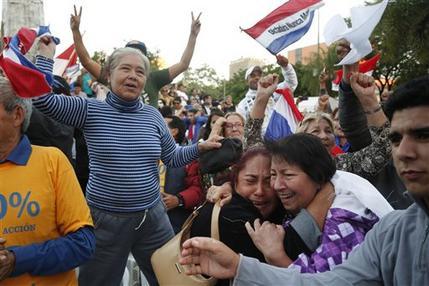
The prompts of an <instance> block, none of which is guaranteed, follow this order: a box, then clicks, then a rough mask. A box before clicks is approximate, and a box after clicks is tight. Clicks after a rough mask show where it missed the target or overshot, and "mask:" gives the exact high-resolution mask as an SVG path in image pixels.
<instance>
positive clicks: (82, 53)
mask: <svg viewBox="0 0 429 286" xmlns="http://www.w3.org/2000/svg"><path fill="white" fill-rule="evenodd" d="M81 16H82V7H80V8H79V13H77V10H76V6H74V14H71V15H70V29H71V30H72V33H73V41H74V46H75V49H76V53H77V56H78V57H79V61H80V63H81V64H82V65H83V67H84V68H85V69H86V70H87V71H88V72H89V73H90V74H91V75H92V76H94V77H95V78H96V79H99V78H100V75H101V65H100V64H99V63H97V62H96V61H94V60H93V59H92V58H91V56H90V55H89V53H88V51H87V50H86V48H85V45H84V44H83V40H82V34H81V33H80V30H79V26H80V20H81Z"/></svg>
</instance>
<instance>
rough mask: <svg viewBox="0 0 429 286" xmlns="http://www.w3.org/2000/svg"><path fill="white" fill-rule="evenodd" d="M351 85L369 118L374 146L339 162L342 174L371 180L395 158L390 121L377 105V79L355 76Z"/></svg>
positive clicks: (356, 74) (352, 77)
mask: <svg viewBox="0 0 429 286" xmlns="http://www.w3.org/2000/svg"><path fill="white" fill-rule="evenodd" d="M350 82H351V85H352V87H353V92H354V93H355V94H356V97H357V98H358V100H359V102H360V106H362V110H363V111H364V113H365V115H366V118H367V121H368V125H369V129H370V132H371V136H372V143H371V144H370V145H368V146H367V147H365V148H363V149H361V150H359V151H356V152H352V153H346V154H341V155H339V156H337V157H336V158H335V160H336V164H337V167H338V168H339V169H340V170H344V171H348V172H351V173H354V174H357V175H359V176H361V177H364V178H367V179H371V178H372V177H373V176H374V175H376V174H377V173H378V172H380V171H381V170H382V169H383V168H384V167H385V166H386V164H387V163H388V162H389V160H390V157H391V151H392V147H391V145H390V141H389V139H388V135H389V130H390V128H389V121H388V120H387V118H386V116H385V115H384V112H383V110H382V108H381V106H380V104H379V103H378V101H377V98H376V95H375V83H374V80H373V78H372V77H369V76H367V75H364V74H361V73H353V74H352V76H351V77H350Z"/></svg>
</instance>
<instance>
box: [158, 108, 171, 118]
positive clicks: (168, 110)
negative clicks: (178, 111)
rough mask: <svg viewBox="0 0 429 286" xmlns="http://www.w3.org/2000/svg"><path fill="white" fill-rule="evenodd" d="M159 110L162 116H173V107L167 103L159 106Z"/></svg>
mask: <svg viewBox="0 0 429 286" xmlns="http://www.w3.org/2000/svg"><path fill="white" fill-rule="evenodd" d="M159 112H161V115H162V117H164V118H166V117H169V116H173V109H172V108H171V107H170V106H168V105H164V106H163V107H161V108H160V109H159Z"/></svg>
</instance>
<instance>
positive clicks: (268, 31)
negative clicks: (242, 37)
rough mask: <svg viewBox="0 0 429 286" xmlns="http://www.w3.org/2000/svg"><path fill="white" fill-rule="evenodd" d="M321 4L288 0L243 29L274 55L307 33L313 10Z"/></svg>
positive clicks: (311, 0) (311, 1) (302, 0)
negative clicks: (251, 25) (249, 26)
mask: <svg viewBox="0 0 429 286" xmlns="http://www.w3.org/2000/svg"><path fill="white" fill-rule="evenodd" d="M322 5H323V2H322V0H290V1H288V2H286V3H285V4H283V5H281V6H280V7H278V8H277V9H275V10H274V11H272V12H271V13H270V14H268V15H267V16H266V17H265V18H263V19H262V20H260V21H259V22H258V23H256V24H255V25H254V26H253V27H251V28H249V29H245V30H243V31H244V32H246V33H247V34H248V35H249V36H251V37H252V38H254V39H255V40H256V41H257V42H258V43H260V44H261V45H262V46H263V47H264V48H266V49H267V50H268V51H269V52H270V53H272V54H273V55H276V54H278V53H279V52H280V51H281V50H283V49H284V48H286V47H287V46H289V45H291V44H293V43H295V42H296V41H298V40H299V39H301V38H302V36H304V35H305V34H306V33H307V31H308V30H309V29H310V26H311V23H312V21H313V17H314V10H316V9H317V8H319V7H321V6H322Z"/></svg>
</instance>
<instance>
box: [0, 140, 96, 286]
mask: <svg viewBox="0 0 429 286" xmlns="http://www.w3.org/2000/svg"><path fill="white" fill-rule="evenodd" d="M0 190H1V192H0V231H1V233H0V237H3V238H5V239H6V247H10V246H20V245H22V246H24V245H29V244H33V243H43V242H45V241H47V240H51V239H55V238H59V237H62V236H64V235H66V234H68V233H71V232H74V231H77V230H78V229H80V228H82V227H84V226H92V225H93V223H92V219H91V215H90V210H89V208H88V205H87V203H86V200H85V198H84V196H83V194H82V190H81V188H80V186H79V183H78V180H77V178H76V175H75V173H74V170H73V167H72V166H71V164H70V162H69V161H68V159H67V158H66V157H65V156H64V154H63V153H62V152H61V151H60V150H59V149H57V148H53V147H40V146H34V145H32V153H31V155H30V158H29V160H28V162H27V165H25V166H20V165H15V164H14V163H11V162H5V163H2V164H0ZM1 285H2V286H3V285H5V286H9V285H36V286H37V285H77V280H76V274H75V272H74V270H70V271H67V272H63V273H58V274H55V275H48V276H32V275H30V274H23V275H20V276H17V277H11V278H8V279H6V280H4V281H2V282H1Z"/></svg>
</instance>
